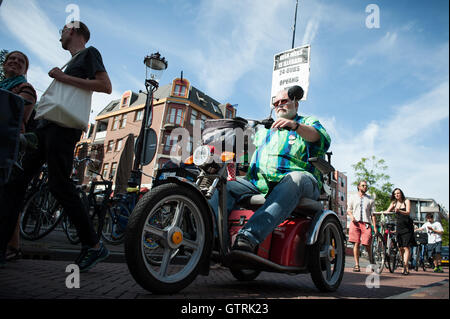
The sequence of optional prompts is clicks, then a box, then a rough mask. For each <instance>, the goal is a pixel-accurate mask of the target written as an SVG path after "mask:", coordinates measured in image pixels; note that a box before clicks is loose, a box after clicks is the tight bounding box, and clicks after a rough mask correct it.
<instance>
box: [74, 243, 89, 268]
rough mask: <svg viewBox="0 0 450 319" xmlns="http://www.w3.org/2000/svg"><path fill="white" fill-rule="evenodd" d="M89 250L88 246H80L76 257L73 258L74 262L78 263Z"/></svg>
mask: <svg viewBox="0 0 450 319" xmlns="http://www.w3.org/2000/svg"><path fill="white" fill-rule="evenodd" d="M88 250H89V246H81V251H80V254H79V255H78V257H77V258H76V259H75V264H77V265H78V264H79V263H80V261H81V260H82V259H83V258H84V256H86V254H87V252H88Z"/></svg>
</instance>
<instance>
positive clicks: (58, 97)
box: [35, 49, 92, 131]
mask: <svg viewBox="0 0 450 319" xmlns="http://www.w3.org/2000/svg"><path fill="white" fill-rule="evenodd" d="M85 50H86V49H85ZM82 51H84V50H81V51H80V52H78V53H77V54H75V55H74V56H73V57H72V59H70V61H69V62H67V63H66V64H65V65H64V66H63V67H62V68H61V70H62V69H64V68H65V67H66V66H67V65H68V64H69V63H70V62H72V60H73V59H75V57H76V56H77V55H78V54H80V53H81V52H82ZM91 101H92V91H88V90H83V89H80V88H77V87H75V86H73V85H68V84H65V83H62V82H60V81H56V80H53V81H52V83H50V85H49V87H48V88H47V90H45V92H44V94H42V96H41V99H40V100H39V103H38V106H37V109H36V116H35V119H45V120H49V121H51V122H54V123H56V124H58V125H60V126H63V127H69V128H76V129H81V130H83V131H86V130H87V127H88V124H89V115H90V112H91Z"/></svg>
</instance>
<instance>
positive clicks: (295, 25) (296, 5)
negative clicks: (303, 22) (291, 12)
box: [291, 0, 298, 49]
mask: <svg viewBox="0 0 450 319" xmlns="http://www.w3.org/2000/svg"><path fill="white" fill-rule="evenodd" d="M297 8H298V0H297V1H296V4H295V17H294V28H293V35H292V48H291V49H293V48H294V42H295V29H296V27H297Z"/></svg>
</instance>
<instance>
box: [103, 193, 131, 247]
mask: <svg viewBox="0 0 450 319" xmlns="http://www.w3.org/2000/svg"><path fill="white" fill-rule="evenodd" d="M129 216H130V211H129V210H128V208H127V206H126V205H125V204H123V203H122V202H114V203H113V204H112V206H111V207H108V209H107V210H106V214H105V221H104V224H103V230H102V237H103V239H104V240H105V241H106V242H108V243H110V244H113V245H118V244H120V243H122V242H123V240H124V238H125V229H126V227H127V224H128V217H129Z"/></svg>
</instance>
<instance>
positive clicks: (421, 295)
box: [385, 279, 449, 299]
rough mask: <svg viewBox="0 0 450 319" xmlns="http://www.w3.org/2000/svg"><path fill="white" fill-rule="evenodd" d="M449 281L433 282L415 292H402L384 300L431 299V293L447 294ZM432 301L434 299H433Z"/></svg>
mask: <svg viewBox="0 0 450 319" xmlns="http://www.w3.org/2000/svg"><path fill="white" fill-rule="evenodd" d="M448 282H449V280H448V279H444V280H442V281H439V282H435V283H433V284H430V285H427V286H424V287H421V288H417V289H415V290H411V291H408V292H404V293H401V294H399V295H395V296H390V297H386V298H385V299H416V298H417V299H425V297H426V296H427V293H428V296H429V297H432V295H433V292H435V293H437V294H440V295H441V293H439V292H440V291H443V292H447V294H448V291H449V290H448V289H449V284H448ZM433 299H434V298H433Z"/></svg>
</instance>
